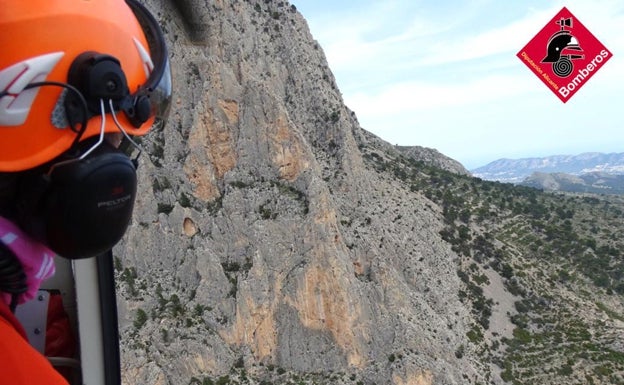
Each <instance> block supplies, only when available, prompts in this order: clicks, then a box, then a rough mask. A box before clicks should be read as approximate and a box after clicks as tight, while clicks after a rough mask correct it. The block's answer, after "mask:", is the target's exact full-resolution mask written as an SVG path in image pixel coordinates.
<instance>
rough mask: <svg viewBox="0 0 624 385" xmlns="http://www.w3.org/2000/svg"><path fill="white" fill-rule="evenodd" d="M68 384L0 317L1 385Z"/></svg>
mask: <svg viewBox="0 0 624 385" xmlns="http://www.w3.org/2000/svg"><path fill="white" fill-rule="evenodd" d="M9 384H10V385H22V384H23V385H26V384H28V385H38V384H46V385H68V383H67V381H65V379H64V378H63V377H62V376H61V375H60V374H59V373H58V372H57V371H56V370H55V369H54V368H53V367H52V365H51V364H50V362H49V361H48V360H47V359H46V358H45V357H44V356H43V355H41V353H39V352H38V351H37V350H35V349H34V348H33V347H32V346H30V344H28V341H27V340H25V339H24V337H23V336H22V335H21V334H20V332H18V330H16V329H15V327H14V325H13V323H12V322H10V321H9V320H7V317H6V314H2V315H0V385H9Z"/></svg>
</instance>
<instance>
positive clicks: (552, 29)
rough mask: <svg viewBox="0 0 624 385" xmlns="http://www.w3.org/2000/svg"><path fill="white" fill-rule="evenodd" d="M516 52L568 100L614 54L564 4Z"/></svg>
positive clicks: (531, 68) (562, 98)
mask: <svg viewBox="0 0 624 385" xmlns="http://www.w3.org/2000/svg"><path fill="white" fill-rule="evenodd" d="M516 56H518V58H520V60H522V62H523V63H524V64H526V66H527V67H529V69H530V70H531V71H533V73H534V74H535V75H537V77H538V78H540V79H541V80H542V81H543V82H544V84H546V86H547V87H548V88H549V89H550V90H551V91H552V92H553V93H554V94H555V95H557V97H559V99H561V101H562V102H564V103H565V102H567V101H568V100H569V99H570V98H571V97H572V96H573V95H574V94H575V93H576V92H577V91H578V90H579V89H581V87H583V86H584V85H585V83H587V81H588V80H589V79H591V77H592V76H594V74H595V73H596V72H598V70H599V69H600V68H602V66H603V65H604V64H605V63H606V62H607V61H608V60H609V59H611V57H612V56H613V55H612V54H611V52H609V50H608V49H607V48H606V47H605V46H604V45H603V44H602V43H601V42H600V41H598V39H596V37H595V36H594V35H593V34H592V33H591V32H589V30H588V29H587V28H585V26H584V25H583V24H582V23H581V22H580V21H579V20H578V19H577V18H576V17H575V16H574V15H573V14H572V13H571V12H570V11H568V9H567V8H565V7H563V9H562V10H561V11H559V13H557V15H555V17H553V18H552V20H551V21H549V22H548V24H546V26H545V27H544V28H542V30H541V31H539V32H538V34H537V35H535V37H534V38H533V39H532V40H531V41H529V43H528V44H527V45H526V46H524V48H522V49H521V50H520V52H518V54H517V55H516Z"/></svg>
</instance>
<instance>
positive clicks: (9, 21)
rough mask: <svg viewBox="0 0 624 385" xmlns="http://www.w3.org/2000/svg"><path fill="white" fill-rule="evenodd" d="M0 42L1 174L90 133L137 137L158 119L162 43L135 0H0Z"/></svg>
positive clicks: (163, 90) (167, 90)
mask: <svg viewBox="0 0 624 385" xmlns="http://www.w3.org/2000/svg"><path fill="white" fill-rule="evenodd" d="M0 47H2V54H1V55H0V172H15V171H23V170H27V169H30V168H33V167H36V166H39V165H41V164H44V163H46V162H48V161H50V160H52V159H54V158H56V157H57V156H59V155H61V154H63V153H64V152H66V151H67V150H69V149H70V148H72V147H73V146H75V145H77V144H78V142H81V141H82V140H84V139H87V138H89V137H93V136H95V135H103V134H104V133H113V132H120V130H121V131H123V132H124V133H126V134H129V135H144V134H146V133H147V132H148V131H149V130H150V128H151V127H152V125H153V124H154V123H155V120H157V119H164V118H165V115H166V113H167V109H168V105H169V100H170V97H171V75H170V70H169V62H168V58H167V49H166V46H165V42H164V38H163V35H162V31H161V30H160V27H159V25H158V23H157V22H156V20H155V19H154V17H153V16H152V15H151V14H150V13H149V11H148V10H147V9H146V8H145V7H144V6H143V5H141V4H140V3H138V2H137V1H136V0H126V1H123V0H90V1H76V0H54V1H50V0H28V1H24V0H4V1H2V5H1V6H0Z"/></svg>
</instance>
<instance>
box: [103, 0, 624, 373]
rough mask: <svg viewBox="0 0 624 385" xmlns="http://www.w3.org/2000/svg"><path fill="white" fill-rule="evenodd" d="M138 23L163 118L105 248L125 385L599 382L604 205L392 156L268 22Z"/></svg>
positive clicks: (174, 13) (610, 346)
mask: <svg viewBox="0 0 624 385" xmlns="http://www.w3.org/2000/svg"><path fill="white" fill-rule="evenodd" d="M147 3H148V5H149V6H150V7H151V9H153V10H154V13H155V14H156V15H157V16H158V17H159V18H160V20H161V22H162V23H163V26H164V29H165V31H166V33H167V39H168V41H169V43H170V46H171V60H172V68H173V70H174V71H173V77H174V79H173V80H174V82H173V84H174V87H175V90H174V93H175V99H174V103H173V106H172V111H171V116H170V119H169V123H168V124H167V125H166V126H165V127H164V128H162V129H161V130H154V131H153V132H151V133H150V135H148V136H147V137H145V138H143V140H142V144H143V145H144V147H145V148H146V150H147V151H146V153H147V155H148V156H144V157H142V158H141V166H140V168H139V178H140V184H139V191H138V196H137V202H136V209H135V215H134V220H133V223H132V225H131V227H130V229H129V231H128V234H127V236H126V237H125V238H124V241H123V242H122V244H120V245H119V247H117V248H116V249H115V256H116V259H115V261H116V270H117V277H118V307H119V321H120V329H121V353H122V370H123V378H124V383H125V384H145V383H157V384H175V385H178V384H214V383H218V384H236V383H238V384H243V383H249V384H271V383H274V384H278V383H279V384H282V383H284V384H288V383H295V384H354V385H357V384H367V385H370V384H396V385H402V384H419V385H422V384H425V385H428V384H462V385H464V384H475V385H476V384H490V383H502V382H503V379H507V380H515V381H517V382H519V383H525V384H529V383H544V384H548V383H552V384H560V383H561V382H563V381H565V382H566V383H588V382H589V380H587V378H592V381H594V383H613V381H614V380H617V379H618V378H619V377H617V376H619V375H620V373H621V370H622V369H621V362H620V357H621V353H620V352H621V351H622V349H621V347H620V346H619V345H618V342H617V340H618V338H617V337H621V324H620V323H619V322H620V321H619V317H621V314H623V310H622V308H621V294H620V292H621V288H620V287H619V286H618V284H617V279H618V274H619V270H620V264H619V263H620V262H619V261H620V257H619V255H617V253H616V252H617V250H618V249H619V241H618V240H619V239H620V238H621V232H622V231H621V229H622V227H621V224H620V223H619V222H618V221H617V219H618V218H617V215H616V214H617V213H616V211H614V210H616V209H619V208H620V207H621V203H620V202H619V201H618V200H615V199H614V198H609V199H607V198H602V197H601V198H595V200H594V198H591V199H590V198H575V197H567V196H565V197H557V196H554V195H548V194H543V193H539V192H537V191H536V190H532V189H528V188H515V187H513V186H510V185H502V184H496V183H490V182H482V181H480V180H478V179H473V178H470V177H467V176H460V175H457V174H453V173H450V172H448V171H444V170H442V169H439V168H435V167H432V166H428V165H426V164H424V163H422V162H418V161H417V160H416V159H431V157H432V156H433V155H432V154H431V153H430V152H429V153H427V154H415V153H413V152H412V151H408V152H407V153H405V154H404V153H401V152H400V151H399V149H396V148H395V147H394V146H391V145H389V144H388V143H385V142H383V141H381V140H380V139H379V138H377V137H375V136H374V135H371V134H370V133H368V132H366V131H365V130H363V129H362V128H361V127H360V126H359V123H358V122H357V119H356V116H355V114H354V113H353V112H351V111H350V110H349V109H348V108H347V107H346V106H345V105H344V102H343V100H342V98H341V95H340V92H339V90H338V88H337V86H336V84H335V81H334V78H333V75H332V74H331V71H330V70H329V68H328V66H327V62H326V60H325V57H324V54H323V52H322V49H320V47H319V46H318V44H317V43H316V42H315V41H314V40H313V39H312V37H311V35H310V33H309V30H308V29H307V26H306V25H305V20H304V19H303V17H302V16H301V15H300V14H299V13H298V12H297V11H296V9H295V8H294V7H292V6H291V5H290V4H288V3H287V2H283V1H231V2H223V1H207V2H206V1H199V0H186V1H179V2H175V3H174V2H166V1H148V2H147ZM174 5H175V7H174ZM419 155H420V156H419ZM451 163H452V162H450V163H449V162H448V161H446V160H444V159H433V161H432V162H431V164H437V165H443V166H444V165H448V166H451V167H452V166H453V165H452V164H451ZM585 199H588V200H587V201H585ZM585 218H586V219H585ZM566 221H567V222H566ZM612 234H613V236H614V237H615V238H613V239H611V238H610V236H611V235H612ZM596 264H600V265H599V266H600V267H599V268H596V267H595V266H596ZM609 290H610V291H609ZM608 293H612V294H608ZM508 313H509V314H508ZM579 314H580V316H579ZM510 316H511V317H513V321H514V322H515V324H514V323H512V322H511V321H512V319H511V318H510ZM581 330H586V331H589V333H582V332H581ZM609 333H611V334H609ZM610 338H613V339H612V340H611V339H610ZM531 360H534V361H531ZM568 360H570V361H568ZM535 362H540V363H544V365H535ZM614 376H615V377H614ZM612 377H613V378H612ZM582 381H586V382H582Z"/></svg>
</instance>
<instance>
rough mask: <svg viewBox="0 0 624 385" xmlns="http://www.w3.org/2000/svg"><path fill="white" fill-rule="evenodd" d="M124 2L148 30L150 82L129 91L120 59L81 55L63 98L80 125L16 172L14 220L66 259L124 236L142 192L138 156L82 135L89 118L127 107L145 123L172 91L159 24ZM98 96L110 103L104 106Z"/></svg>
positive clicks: (73, 120) (140, 7) (100, 248)
mask: <svg viewBox="0 0 624 385" xmlns="http://www.w3.org/2000/svg"><path fill="white" fill-rule="evenodd" d="M126 3H127V4H128V5H129V6H130V8H131V9H132V11H133V12H134V14H135V16H136V17H137V19H138V20H139V23H140V24H141V26H142V28H143V30H144V32H145V35H146V38H147V41H148V44H149V48H150V53H151V57H152V62H153V63H154V69H153V71H152V72H151V74H150V76H149V78H148V79H147V81H146V83H145V84H144V85H142V86H141V87H139V89H138V90H137V91H136V92H135V93H133V94H131V93H130V92H129V90H128V86H127V82H126V77H125V74H124V72H123V70H122V69H121V66H120V63H119V60H117V59H116V58H114V57H113V56H111V55H107V54H101V53H97V52H85V53H83V54H81V55H79V56H78V57H77V58H75V59H74V62H73V63H72V65H71V66H70V69H69V73H68V83H69V86H68V87H66V88H69V89H72V88H73V89H74V90H72V91H73V92H69V93H67V95H66V99H65V109H66V114H67V118H68V121H69V122H70V127H72V129H74V127H76V125H77V123H81V128H80V130H77V129H74V131H76V133H77V138H76V140H75V141H74V145H72V147H71V148H70V149H69V150H68V151H67V152H66V153H64V154H62V155H61V156H59V157H58V158H56V159H54V160H52V161H51V162H48V163H46V164H45V165H43V166H40V167H37V168H36V169H33V170H29V171H26V172H24V173H21V175H19V176H18V178H17V180H18V182H17V184H18V187H17V194H16V201H17V204H16V213H15V216H16V220H17V223H18V224H19V225H20V227H21V228H22V229H23V230H24V231H26V232H27V233H29V234H31V235H32V236H34V237H35V238H37V239H38V240H40V241H41V242H42V243H44V244H46V245H47V246H48V247H49V248H50V249H52V250H53V251H54V252H56V253H57V254H59V255H60V256H62V257H65V258H70V259H78V258H88V257H92V256H96V255H99V254H102V253H104V252H106V251H108V250H110V249H111V248H112V247H113V246H114V245H115V244H116V243H117V242H119V240H120V239H121V237H122V236H123V235H124V233H125V231H126V229H127V227H128V225H129V224H130V220H131V217H132V210H133V208H134V200H135V197H136V191H137V176H136V166H137V163H136V159H135V160H131V159H130V158H129V156H128V155H127V154H126V153H124V152H122V151H120V150H118V149H117V148H115V147H114V146H112V145H111V144H109V143H108V142H106V141H105V140H102V139H103V138H102V137H100V138H89V139H87V140H84V141H79V139H80V137H81V136H82V134H83V133H84V130H86V121H87V119H89V118H90V117H92V116H94V115H96V114H98V113H102V114H103V113H105V112H107V113H110V112H114V111H123V112H124V113H125V115H126V116H127V117H128V120H129V121H130V123H131V124H132V125H134V126H135V127H140V126H141V125H142V124H143V123H145V122H146V121H147V120H148V119H149V118H150V116H151V115H152V113H153V106H155V105H158V104H160V103H162V104H163V106H162V107H163V108H165V109H166V108H167V106H166V103H167V102H168V97H170V90H171V80H170V73H169V62H168V54H167V47H166V44H165V40H164V36H163V33H162V30H161V29H160V26H159V25H158V23H157V21H156V19H155V18H154V17H153V16H152V15H151V13H150V12H149V11H148V10H147V9H146V8H145V7H144V6H143V5H142V4H140V3H138V2H137V1H135V0H126ZM167 88H168V90H167ZM76 90H77V91H78V92H76ZM167 93H168V94H167ZM101 100H107V101H108V100H110V101H111V102H110V104H109V105H108V106H104V104H103V103H102V102H101ZM98 103H100V104H98ZM111 109H114V111H111ZM85 115H86V116H85ZM103 119H104V117H103Z"/></svg>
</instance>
